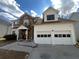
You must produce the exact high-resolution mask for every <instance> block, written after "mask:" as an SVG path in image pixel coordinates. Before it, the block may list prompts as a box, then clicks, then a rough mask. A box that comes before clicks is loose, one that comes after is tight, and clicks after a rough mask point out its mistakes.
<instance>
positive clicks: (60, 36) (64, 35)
mask: <svg viewBox="0 0 79 59" xmlns="http://www.w3.org/2000/svg"><path fill="white" fill-rule="evenodd" d="M53 34H54V35H53V42H54V43H53V44H63V45H72V44H73V42H72V35H71V31H55V32H53Z"/></svg>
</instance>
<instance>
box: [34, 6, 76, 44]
mask: <svg viewBox="0 0 79 59" xmlns="http://www.w3.org/2000/svg"><path fill="white" fill-rule="evenodd" d="M43 17H44V18H43V20H42V21H40V22H36V23H35V24H34V42H35V43H37V44H53V45H74V44H76V37H75V31H74V23H75V21H74V20H67V19H59V18H58V10H55V9H54V8H52V7H49V8H48V9H47V10H46V11H45V12H44V13H43Z"/></svg>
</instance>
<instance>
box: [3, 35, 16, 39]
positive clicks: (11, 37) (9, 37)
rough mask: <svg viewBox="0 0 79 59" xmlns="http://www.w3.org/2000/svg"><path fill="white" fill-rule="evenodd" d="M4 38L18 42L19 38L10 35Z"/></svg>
mask: <svg viewBox="0 0 79 59" xmlns="http://www.w3.org/2000/svg"><path fill="white" fill-rule="evenodd" d="M3 38H6V40H16V39H17V36H16V35H14V34H9V35H5V36H3Z"/></svg>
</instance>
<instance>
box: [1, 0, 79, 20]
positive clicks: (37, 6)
mask: <svg viewBox="0 0 79 59" xmlns="http://www.w3.org/2000/svg"><path fill="white" fill-rule="evenodd" d="M50 6H51V7H53V8H55V9H58V10H59V11H60V12H59V14H60V15H68V14H70V13H72V12H76V11H77V9H78V8H79V0H0V17H2V18H5V19H8V20H15V19H17V18H19V17H20V16H21V15H23V14H24V13H28V14H30V15H31V16H33V17H36V16H39V17H42V13H43V12H44V11H45V10H46V9H47V8H48V7H50Z"/></svg>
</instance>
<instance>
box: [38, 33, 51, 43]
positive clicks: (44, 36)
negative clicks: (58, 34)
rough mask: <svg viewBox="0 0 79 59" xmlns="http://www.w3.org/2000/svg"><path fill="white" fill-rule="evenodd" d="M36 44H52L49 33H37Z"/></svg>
mask: <svg viewBox="0 0 79 59" xmlns="http://www.w3.org/2000/svg"><path fill="white" fill-rule="evenodd" d="M37 43H39V44H52V36H51V32H50V31H39V32H37Z"/></svg>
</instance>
